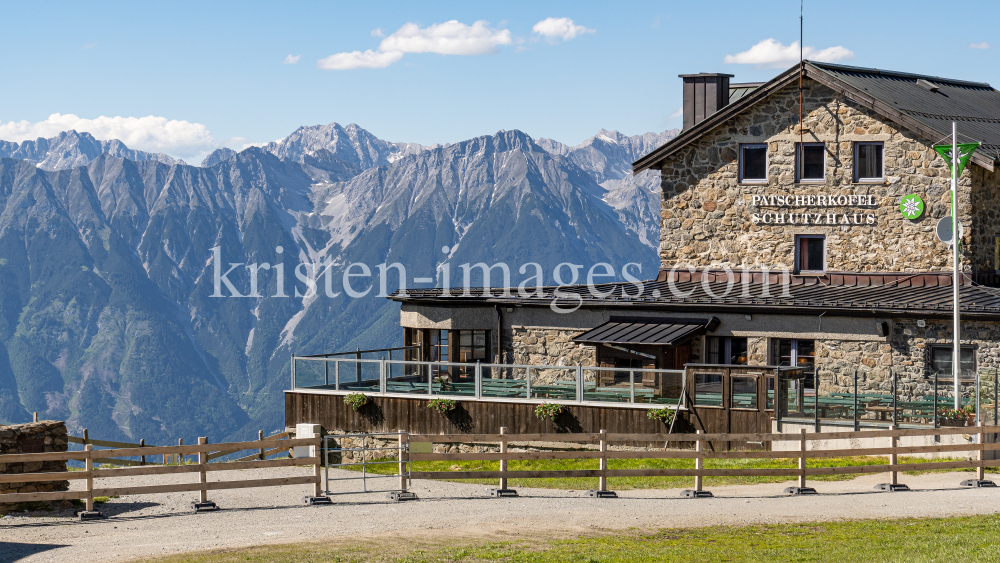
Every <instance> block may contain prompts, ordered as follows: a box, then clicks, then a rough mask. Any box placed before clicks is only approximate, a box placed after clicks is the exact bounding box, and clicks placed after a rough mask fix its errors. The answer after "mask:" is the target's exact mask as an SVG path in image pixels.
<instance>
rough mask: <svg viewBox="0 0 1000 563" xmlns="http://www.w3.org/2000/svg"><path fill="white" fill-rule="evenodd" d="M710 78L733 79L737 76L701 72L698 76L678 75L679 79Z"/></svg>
mask: <svg viewBox="0 0 1000 563" xmlns="http://www.w3.org/2000/svg"><path fill="white" fill-rule="evenodd" d="M710 76H728V77H729V78H732V77H734V76H736V75H735V74H726V73H724V72H700V73H698V74H678V75H677V77H678V78H708V77H710Z"/></svg>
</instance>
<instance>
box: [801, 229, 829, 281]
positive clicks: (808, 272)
mask: <svg viewBox="0 0 1000 563" xmlns="http://www.w3.org/2000/svg"><path fill="white" fill-rule="evenodd" d="M802 239H821V240H822V241H823V269H822V270H803V269H802V267H801V264H802V256H801V254H802V242H801V241H802ZM826 262H827V261H826V235H815V234H806V235H795V273H797V274H825V273H826V266H827V263H826Z"/></svg>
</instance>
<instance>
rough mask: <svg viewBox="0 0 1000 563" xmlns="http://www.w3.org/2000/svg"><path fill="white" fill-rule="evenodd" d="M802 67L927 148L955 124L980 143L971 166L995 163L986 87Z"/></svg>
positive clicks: (748, 96) (687, 134)
mask: <svg viewBox="0 0 1000 563" xmlns="http://www.w3.org/2000/svg"><path fill="white" fill-rule="evenodd" d="M802 64H803V67H804V72H805V76H806V77H807V78H810V79H813V80H816V81H817V82H819V83H821V84H823V85H825V86H828V87H830V88H832V89H833V90H835V91H838V92H840V93H842V94H843V95H845V96H846V97H848V98H849V99H851V100H853V101H855V102H856V103H859V104H861V105H863V106H865V107H867V108H870V109H871V110H872V111H874V112H876V113H878V114H879V115H882V116H883V117H885V118H886V119H888V120H890V121H893V122H895V123H897V124H899V125H901V126H903V127H906V128H907V129H910V130H912V131H914V132H916V133H918V134H920V135H922V136H923V137H925V138H926V140H927V141H928V142H930V143H937V142H939V141H941V140H943V139H945V138H948V137H950V135H951V122H952V120H955V121H958V122H959V123H960V124H961V125H960V126H959V135H960V140H961V142H968V141H980V142H982V143H983V146H982V147H981V148H980V149H979V150H977V151H976V152H975V153H974V154H973V157H972V160H973V162H975V163H976V164H979V165H980V166H983V167H985V168H987V169H989V170H992V169H993V164H994V162H995V161H996V160H1000V92H998V91H997V90H995V89H994V88H993V87H992V86H990V85H989V84H985V83H982V82H968V81H964V80H953V79H947V78H940V77H937V76H925V75H919V74H909V73H905V72H893V71H886V70H881V69H877V68H860V67H851V66H844V65H834V64H829V63H817V62H813V61H804V62H803V63H802ZM798 76H799V65H795V66H793V67H792V68H790V69H788V70H786V71H785V72H783V73H781V74H780V75H778V76H776V77H775V78H774V79H772V80H770V81H769V82H766V83H764V84H763V85H761V86H759V87H757V88H755V89H753V90H751V91H748V92H746V93H744V94H743V95H742V96H741V97H740V98H738V99H736V100H733V99H732V98H731V99H730V103H729V105H727V106H725V107H724V108H722V109H721V110H719V111H717V112H715V113H714V114H713V115H711V116H709V117H708V118H706V119H705V120H704V121H702V122H700V123H698V124H697V125H695V126H694V127H692V128H690V129H686V130H684V131H681V133H680V135H678V136H676V137H674V138H673V139H671V140H670V141H668V142H667V143H665V144H664V145H662V146H660V147H659V148H657V149H656V150H654V151H652V152H650V153H649V154H647V155H646V156H643V157H642V158H640V159H639V160H636V161H635V162H633V163H632V172H633V173H635V174H638V173H639V172H641V171H643V170H646V169H647V168H654V169H655V168H660V167H661V166H662V164H663V161H664V160H665V159H667V158H668V157H670V156H671V155H673V154H674V153H676V152H678V151H680V150H681V149H683V148H684V147H686V146H687V145H689V144H691V143H693V142H695V141H696V140H698V139H699V138H700V137H701V136H702V135H704V134H706V133H708V132H709V131H711V130H712V129H714V128H716V127H718V126H719V125H721V124H722V123H724V122H725V121H727V120H728V119H730V118H732V117H734V116H736V115H737V114H739V113H741V112H743V111H744V110H746V109H748V108H749V107H751V106H753V105H754V104H756V103H757V102H760V101H762V100H764V99H766V98H767V97H768V96H770V95H771V94H773V93H775V92H777V91H779V90H782V89H784V88H785V87H787V86H790V85H792V84H794V83H795V82H796V81H797V80H798ZM918 81H926V82H930V83H932V84H933V85H935V86H937V89H936V90H935V91H931V90H929V89H927V88H925V87H924V86H921V85H920V84H918Z"/></svg>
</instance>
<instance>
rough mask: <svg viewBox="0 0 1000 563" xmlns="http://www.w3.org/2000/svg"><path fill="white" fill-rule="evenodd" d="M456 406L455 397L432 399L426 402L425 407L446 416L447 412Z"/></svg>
mask: <svg viewBox="0 0 1000 563" xmlns="http://www.w3.org/2000/svg"><path fill="white" fill-rule="evenodd" d="M457 406H458V401H456V400H455V399H432V400H430V401H428V402H427V408H429V409H434V410H436V411H438V412H439V413H441V414H443V415H445V416H448V413H450V412H451V411H453V410H455V407H457Z"/></svg>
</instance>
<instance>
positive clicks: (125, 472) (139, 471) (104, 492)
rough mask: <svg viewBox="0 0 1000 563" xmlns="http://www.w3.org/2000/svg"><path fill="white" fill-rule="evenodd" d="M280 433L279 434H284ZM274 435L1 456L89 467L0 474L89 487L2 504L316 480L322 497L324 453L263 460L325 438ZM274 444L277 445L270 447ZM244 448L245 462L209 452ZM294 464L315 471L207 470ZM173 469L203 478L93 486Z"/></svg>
mask: <svg viewBox="0 0 1000 563" xmlns="http://www.w3.org/2000/svg"><path fill="white" fill-rule="evenodd" d="M282 435H284V433H282V434H276V435H275V436H282ZM271 438H272V439H261V440H257V441H252V442H230V443H221V444H209V443H208V440H207V439H206V438H199V439H198V444H190V445H179V446H142V447H115V449H109V450H94V449H93V448H94V446H95V445H118V446H132V445H131V444H123V443H117V442H108V441H101V440H89V442H88V443H87V444H85V445H84V448H85V449H84V451H75V452H46V453H33V454H6V455H0V465H2V464H7V463H30V462H37V461H82V462H84V463H85V469H84V470H82V471H65V472H63V471H59V472H45V473H15V474H0V483H37V482H51V481H70V480H85V481H86V487H85V488H84V489H83V490H76V491H55V492H38V493H4V494H0V503H20V502H34V501H53V500H72V499H82V500H85V501H86V504H87V511H88V512H90V511H93V509H94V497H105V496H106V497H110V496H120V495H139V494H154V493H176V492H185V491H200V498H201V500H200V502H206V501H207V496H208V491H212V490H221V489H242V488H251V487H275V486H280V485H309V484H311V485H313V496H315V497H319V496H322V491H321V479H320V458H319V456H318V455H316V456H314V457H306V458H288V459H271V460H266V459H261V458H262V457H265V456H266V455H270V454H271V453H275V452H277V451H279V450H286V449H288V448H292V447H295V446H315V447H316V450H315V451H316V452H317V454H318V452H319V448H320V447H321V443H320V442H321V438H301V439H287V440H281V439H278V438H275V437H271ZM268 448H274V449H268ZM242 450H256V451H257V452H256V453H254V454H253V455H250V456H247V457H244V458H241V460H244V461H229V462H216V463H209V460H208V458H209V455H211V454H212V453H215V454H218V456H221V455H228V454H231V453H235V452H239V451H242ZM192 454H197V455H198V463H193V464H179V465H149V464H147V465H145V466H142V467H122V468H113V469H107V468H95V467H94V464H95V462H100V463H103V462H107V461H110V462H111V463H116V464H121V463H122V462H123V461H130V464H132V465H139V463H140V462H136V461H131V460H120V459H113V458H122V457H141V456H147V457H148V456H164V458H166V457H167V456H171V455H180V456H185V455H192ZM294 465H312V466H313V472H312V475H308V476H302V477H282V478H272V479H238V480H230V481H211V482H209V481H208V473H209V472H214V471H234V470H239V469H256V468H269V467H289V466H294ZM174 473H197V474H198V475H199V481H198V482H196V483H175V484H169V485H130V486H124V487H107V488H97V487H95V486H94V479H102V478H112V477H136V476H143V475H167V474H174Z"/></svg>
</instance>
